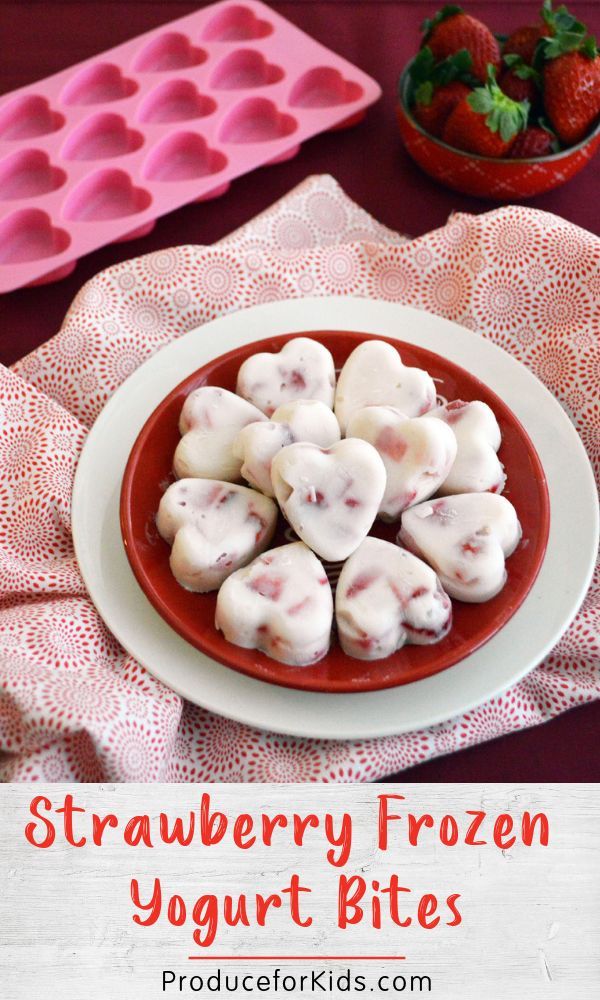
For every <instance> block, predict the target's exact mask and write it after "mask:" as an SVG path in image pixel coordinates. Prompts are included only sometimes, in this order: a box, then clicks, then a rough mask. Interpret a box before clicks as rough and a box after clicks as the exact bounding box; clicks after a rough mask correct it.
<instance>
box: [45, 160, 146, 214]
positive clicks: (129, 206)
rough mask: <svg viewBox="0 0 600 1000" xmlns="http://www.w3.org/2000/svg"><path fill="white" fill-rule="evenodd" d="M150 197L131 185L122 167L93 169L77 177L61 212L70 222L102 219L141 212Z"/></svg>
mask: <svg viewBox="0 0 600 1000" xmlns="http://www.w3.org/2000/svg"><path fill="white" fill-rule="evenodd" d="M151 201H152V198H151V196H150V194H149V192H148V191H145V190H144V189H143V188H137V187H134V185H133V184H132V182H131V178H130V176H129V174H126V173H125V171H124V170H111V169H108V168H107V169H105V170H97V171H96V173H94V174H92V175H91V176H89V177H86V178H85V179H84V180H83V181H81V182H80V183H79V184H78V185H77V187H76V188H75V190H74V191H72V192H71V194H70V195H69V197H68V198H67V200H66V202H65V207H64V210H63V215H64V217H65V219H71V220H72V221H74V222H104V221H106V220H108V219H121V218H123V217H124V216H127V215H135V214H136V213H138V212H143V211H144V210H145V209H146V208H148V206H149V205H150V203H151Z"/></svg>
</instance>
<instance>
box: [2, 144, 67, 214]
mask: <svg viewBox="0 0 600 1000" xmlns="http://www.w3.org/2000/svg"><path fill="white" fill-rule="evenodd" d="M66 179H67V175H66V173H65V172H64V170H61V169H60V167H55V166H53V165H52V163H51V162H50V157H49V156H48V154H47V153H44V152H43V151H42V150H41V149H23V150H21V151H20V152H18V153H13V154H12V155H11V156H7V157H6V159H5V160H2V162H1V163H0V198H2V199H4V200H5V201H8V200H9V199H16V198H35V197H36V196H39V195H42V194H48V193H49V192H50V191H56V190H57V188H59V187H62V185H63V184H64V183H65V181H66Z"/></svg>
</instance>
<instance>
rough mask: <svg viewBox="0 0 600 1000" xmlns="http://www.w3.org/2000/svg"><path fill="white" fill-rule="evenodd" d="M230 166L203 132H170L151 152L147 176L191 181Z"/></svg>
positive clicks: (149, 177) (145, 172)
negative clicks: (210, 144)
mask: <svg viewBox="0 0 600 1000" xmlns="http://www.w3.org/2000/svg"><path fill="white" fill-rule="evenodd" d="M226 166H227V158H226V157H225V156H224V155H223V153H220V152H218V151H217V150H215V149H210V147H209V146H208V144H207V142H206V140H205V139H203V137H202V136H201V135H196V133H195V132H178V133H176V134H175V135H169V136H167V138H166V139H163V141H162V142H161V143H159V145H158V146H157V147H156V149H153V150H152V152H151V153H150V155H149V157H148V159H147V161H146V164H145V166H144V169H143V175H144V177H145V178H146V179H147V180H151V181H189V180H194V179H196V178H197V177H206V176H208V175H209V174H217V173H218V172H219V171H220V170H223V169H224V168H225V167H226Z"/></svg>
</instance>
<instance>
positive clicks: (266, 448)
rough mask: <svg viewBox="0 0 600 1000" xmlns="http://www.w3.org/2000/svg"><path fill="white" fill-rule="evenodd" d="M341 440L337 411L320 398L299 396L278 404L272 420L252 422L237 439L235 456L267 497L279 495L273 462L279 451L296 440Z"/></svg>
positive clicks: (321, 443)
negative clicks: (274, 478) (275, 488)
mask: <svg viewBox="0 0 600 1000" xmlns="http://www.w3.org/2000/svg"><path fill="white" fill-rule="evenodd" d="M339 439H340V425H339V424H338V422H337V420H336V418H335V415H334V413H333V411H332V410H331V409H330V408H329V407H328V406H326V405H325V403H321V402H319V400H317V399H297V400H296V401H295V402H293V403H284V404H283V406H278V407H277V409H276V410H275V412H274V414H273V416H272V417H271V419H270V420H265V421H263V422H261V423H255V424H248V426H247V427H244V428H243V429H242V430H241V431H240V432H239V434H238V436H237V438H236V439H235V443H234V446H233V452H234V455H235V456H236V457H237V458H239V459H240V460H241V462H242V476H243V477H244V479H246V480H247V481H248V482H249V483H250V485H251V486H254V487H255V488H256V489H257V490H260V491H261V493H264V494H265V496H268V497H272V496H275V493H274V490H273V484H272V482H271V463H272V461H273V459H274V458H275V455H276V454H277V452H278V451H281V449H282V448H285V447H286V446H287V445H288V444H294V443H295V442H296V441H309V442H310V443H311V444H318V445H319V446H320V447H322V448H326V447H327V446H328V445H330V444H335V442H336V441H339Z"/></svg>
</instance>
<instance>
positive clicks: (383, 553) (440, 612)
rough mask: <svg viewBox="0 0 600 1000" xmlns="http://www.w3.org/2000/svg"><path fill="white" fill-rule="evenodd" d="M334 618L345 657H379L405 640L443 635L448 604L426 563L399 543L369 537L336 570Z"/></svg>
mask: <svg viewBox="0 0 600 1000" xmlns="http://www.w3.org/2000/svg"><path fill="white" fill-rule="evenodd" d="M335 618H336V622H337V630H338V636H339V640H340V645H341V647H342V649H343V650H344V652H345V653H347V654H348V656H354V657H356V658H357V659H359V660H380V659H381V658H382V657H384V656H391V654H392V653H394V652H395V651H396V650H397V649H400V648H401V647H402V646H403V645H404V644H405V643H411V642H412V643H418V644H420V645H425V644H427V643H434V642H439V640H440V639H443V638H444V636H445V635H446V634H447V633H448V632H449V630H450V626H451V624H452V605H451V603H450V598H449V597H448V595H447V594H445V593H444V591H443V590H442V587H441V585H440V582H439V580H438V578H437V576H436V575H435V573H434V572H433V570H432V569H431V567H430V566H427V564H426V563H424V562H423V561H422V560H421V559H418V558H417V557H416V556H414V555H412V553H410V552H407V551H406V549H401V548H400V547H399V546H398V545H392V543H391V542H384V541H383V540H382V539H381V538H371V537H369V538H365V540H364V542H361V544H360V545H359V547H358V548H357V550H356V552H354V553H353V554H352V555H351V556H350V558H349V559H348V561H347V562H346V563H345V565H344V568H343V569H342V572H341V573H340V578H339V580H338V584H337V589H336V595H335Z"/></svg>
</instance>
